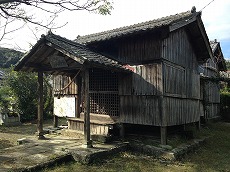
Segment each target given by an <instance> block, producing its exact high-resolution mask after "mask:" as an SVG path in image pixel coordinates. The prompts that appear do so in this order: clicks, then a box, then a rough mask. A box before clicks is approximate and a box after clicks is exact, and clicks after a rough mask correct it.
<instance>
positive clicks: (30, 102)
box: [0, 69, 53, 122]
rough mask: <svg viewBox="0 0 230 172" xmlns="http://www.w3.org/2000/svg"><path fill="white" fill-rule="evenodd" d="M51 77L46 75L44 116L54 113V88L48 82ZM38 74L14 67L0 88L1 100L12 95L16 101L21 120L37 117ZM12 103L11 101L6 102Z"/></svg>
mask: <svg viewBox="0 0 230 172" xmlns="http://www.w3.org/2000/svg"><path fill="white" fill-rule="evenodd" d="M48 79H49V77H47V76H45V77H44V92H43V97H44V118H47V117H48V116H49V115H50V114H52V109H53V108H52V105H53V102H52V100H53V99H52V89H51V85H50V83H49V82H48ZM37 89H38V84H37V74H36V73H26V72H16V71H13V69H10V70H9V71H8V75H7V76H6V80H5V82H4V84H3V86H2V88H1V89H0V97H1V99H2V101H1V99H0V101H1V102H2V103H4V101H3V100H5V101H6V100H7V98H9V97H12V99H13V101H14V102H15V104H16V105H15V107H16V108H15V110H17V112H18V113H19V114H20V115H21V121H22V122H24V121H30V120H34V119H37V98H38V95H37ZM5 103H10V101H8V102H5Z"/></svg>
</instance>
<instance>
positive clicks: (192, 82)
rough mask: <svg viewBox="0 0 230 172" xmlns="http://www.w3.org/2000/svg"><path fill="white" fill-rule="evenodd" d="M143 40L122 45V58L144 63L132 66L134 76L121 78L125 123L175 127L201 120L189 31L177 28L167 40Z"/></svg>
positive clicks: (121, 100) (198, 92) (198, 78)
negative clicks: (187, 32)
mask: <svg viewBox="0 0 230 172" xmlns="http://www.w3.org/2000/svg"><path fill="white" fill-rule="evenodd" d="M144 39H146V41H143V40H144ZM149 39H152V41H151V40H149ZM127 40H128V39H127ZM143 40H139V42H138V41H137V42H136V41H134V42H128V43H127V42H126V44H125V45H124V46H123V47H122V46H121V48H120V52H119V55H120V57H124V59H126V61H127V62H129V61H132V60H133V61H136V62H137V61H138V62H139V63H140V64H139V65H134V66H132V67H133V69H134V73H133V74H132V77H130V76H129V75H124V76H122V77H120V80H119V81H120V82H119V95H120V120H121V122H124V123H133V124H143V125H156V126H162V125H163V126H171V125H179V124H185V123H191V122H197V121H199V118H200V76H199V73H198V62H197V57H196V55H195V53H194V50H193V47H192V46H191V44H190V42H189V38H188V36H187V34H186V31H185V30H183V29H181V30H177V31H175V32H172V33H170V34H169V37H167V38H165V39H163V40H158V41H156V40H155V38H151V36H150V37H148V39H147V38H145V37H143ZM154 44H155V45H154ZM137 45H138V46H137ZM156 47H157V48H156ZM144 51H146V52H144ZM159 51H160V52H159ZM136 53H137V54H136ZM159 59H160V60H159ZM147 61H149V64H145V62H147ZM150 62H151V63H150Z"/></svg>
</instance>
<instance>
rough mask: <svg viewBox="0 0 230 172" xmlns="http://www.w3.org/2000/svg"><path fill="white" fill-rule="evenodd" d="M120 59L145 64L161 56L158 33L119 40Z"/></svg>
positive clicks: (125, 61)
mask: <svg viewBox="0 0 230 172" xmlns="http://www.w3.org/2000/svg"><path fill="white" fill-rule="evenodd" d="M118 52H119V53H118V61H121V62H123V63H128V64H143V63H148V61H152V60H154V59H160V58H161V40H160V39H158V38H157V37H156V35H152V34H150V35H142V36H138V37H131V38H129V39H125V40H122V41H121V42H119V50H118Z"/></svg>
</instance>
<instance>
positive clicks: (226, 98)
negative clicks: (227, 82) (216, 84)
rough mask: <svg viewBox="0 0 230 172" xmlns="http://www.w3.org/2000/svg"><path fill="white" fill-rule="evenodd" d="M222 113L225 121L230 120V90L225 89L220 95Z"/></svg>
mask: <svg viewBox="0 0 230 172" xmlns="http://www.w3.org/2000/svg"><path fill="white" fill-rule="evenodd" d="M220 112H221V115H222V117H223V119H225V120H230V88H229V87H227V86H226V87H225V88H223V89H222V90H221V94H220Z"/></svg>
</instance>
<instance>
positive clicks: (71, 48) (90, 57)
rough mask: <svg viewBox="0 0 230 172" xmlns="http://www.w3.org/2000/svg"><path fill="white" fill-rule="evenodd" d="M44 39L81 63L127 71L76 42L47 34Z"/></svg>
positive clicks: (115, 62) (113, 61)
mask: <svg viewBox="0 0 230 172" xmlns="http://www.w3.org/2000/svg"><path fill="white" fill-rule="evenodd" d="M45 39H46V40H47V41H49V42H51V43H53V44H55V45H56V46H58V47H60V48H62V49H64V50H65V51H67V52H69V53H71V54H72V55H74V56H76V57H78V58H81V60H83V61H88V62H91V63H95V64H99V65H104V66H107V67H113V68H114V67H115V68H119V69H123V70H127V69H126V68H124V67H123V66H122V65H120V64H118V62H117V61H115V60H112V59H109V58H107V57H105V56H103V55H101V54H99V53H97V52H95V51H93V50H91V49H89V48H88V47H86V46H85V45H81V44H79V43H77V42H74V41H71V40H68V39H66V38H64V37H61V36H59V35H55V34H53V33H51V32H50V33H49V34H47V35H46V36H45Z"/></svg>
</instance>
